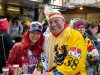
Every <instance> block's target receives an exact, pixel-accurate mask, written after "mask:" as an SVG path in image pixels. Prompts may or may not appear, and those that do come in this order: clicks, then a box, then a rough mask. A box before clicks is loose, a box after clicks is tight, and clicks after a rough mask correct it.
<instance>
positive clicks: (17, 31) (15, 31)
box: [9, 19, 23, 42]
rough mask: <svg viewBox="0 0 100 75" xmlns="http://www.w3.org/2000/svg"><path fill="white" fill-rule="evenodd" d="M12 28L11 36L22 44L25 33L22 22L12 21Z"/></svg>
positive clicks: (10, 30)
mask: <svg viewBox="0 0 100 75" xmlns="http://www.w3.org/2000/svg"><path fill="white" fill-rule="evenodd" d="M10 26H11V28H10V29H9V34H10V36H11V37H12V38H14V40H15V42H20V40H21V37H22V32H23V26H22V23H21V21H19V20H14V19H12V20H11V21H10Z"/></svg>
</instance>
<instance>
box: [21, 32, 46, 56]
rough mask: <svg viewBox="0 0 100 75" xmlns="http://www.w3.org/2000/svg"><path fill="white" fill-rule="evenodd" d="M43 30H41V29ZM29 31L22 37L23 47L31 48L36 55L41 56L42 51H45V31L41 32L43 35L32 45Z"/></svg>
mask: <svg viewBox="0 0 100 75" xmlns="http://www.w3.org/2000/svg"><path fill="white" fill-rule="evenodd" d="M40 32H41V31H40ZM29 33H30V32H29V31H27V32H26V33H25V34H24V35H23V37H22V41H21V43H22V48H24V49H30V50H31V51H32V53H33V55H34V56H36V57H39V56H40V54H41V52H43V44H44V36H43V33H42V32H41V37H40V39H39V40H38V41H37V42H36V43H35V44H34V45H33V46H31V41H30V39H29Z"/></svg>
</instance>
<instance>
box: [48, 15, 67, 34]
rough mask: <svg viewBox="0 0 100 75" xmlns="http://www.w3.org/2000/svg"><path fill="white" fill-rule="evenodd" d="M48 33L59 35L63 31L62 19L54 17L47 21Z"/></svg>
mask: <svg viewBox="0 0 100 75" xmlns="http://www.w3.org/2000/svg"><path fill="white" fill-rule="evenodd" d="M48 23H49V27H50V31H51V32H52V33H54V34H59V33H60V32H61V31H62V30H63V29H64V23H65V21H64V20H63V19H62V18H59V17H56V18H52V19H50V20H49V21H48Z"/></svg>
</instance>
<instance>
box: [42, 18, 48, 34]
mask: <svg viewBox="0 0 100 75" xmlns="http://www.w3.org/2000/svg"><path fill="white" fill-rule="evenodd" d="M47 28H48V21H47V20H46V19H45V20H44V22H43V33H44V32H45V31H46V29H47Z"/></svg>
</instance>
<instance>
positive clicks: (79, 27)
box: [77, 27, 85, 29]
mask: <svg viewBox="0 0 100 75" xmlns="http://www.w3.org/2000/svg"><path fill="white" fill-rule="evenodd" d="M77 29H85V27H77Z"/></svg>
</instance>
